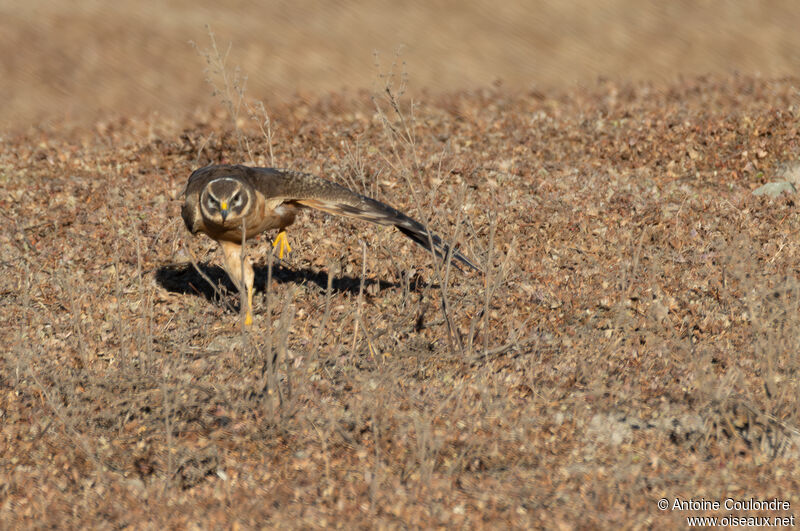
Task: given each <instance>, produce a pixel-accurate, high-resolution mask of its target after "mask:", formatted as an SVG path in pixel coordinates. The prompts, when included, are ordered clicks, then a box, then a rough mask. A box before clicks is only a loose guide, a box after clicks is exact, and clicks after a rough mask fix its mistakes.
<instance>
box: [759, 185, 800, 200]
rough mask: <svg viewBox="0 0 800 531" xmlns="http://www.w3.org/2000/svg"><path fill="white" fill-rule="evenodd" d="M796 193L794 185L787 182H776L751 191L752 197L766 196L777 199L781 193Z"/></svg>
mask: <svg viewBox="0 0 800 531" xmlns="http://www.w3.org/2000/svg"><path fill="white" fill-rule="evenodd" d="M796 191H797V188H795V187H794V185H793V184H792V183H790V182H789V181H777V182H773V183H767V184H765V185H763V186H759V187H758V188H756V189H755V190H753V195H768V196H769V197H778V196H779V195H781V194H782V193H783V192H787V193H790V194H793V193H795V192H796Z"/></svg>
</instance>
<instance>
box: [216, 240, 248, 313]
mask: <svg viewBox="0 0 800 531" xmlns="http://www.w3.org/2000/svg"><path fill="white" fill-rule="evenodd" d="M220 245H221V246H222V254H223V255H225V271H227V273H228V276H229V277H231V280H233V283H234V284H236V287H237V288H239V289H240V290H242V289H244V290H247V308H245V315H244V324H245V325H247V326H250V325H252V324H253V281H254V280H255V272H254V271H253V266H252V264H251V263H250V261H249V260H247V259H246V258H245V261H244V279H242V246H241V245H239V244H237V243H232V242H226V241H222V242H220ZM242 280H244V282H242Z"/></svg>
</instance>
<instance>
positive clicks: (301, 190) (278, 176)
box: [181, 165, 478, 324]
mask: <svg viewBox="0 0 800 531" xmlns="http://www.w3.org/2000/svg"><path fill="white" fill-rule="evenodd" d="M304 207H308V208H315V209H317V210H322V211H324V212H328V213H330V214H338V215H340V216H347V217H351V218H358V219H363V220H366V221H371V222H373V223H378V224H381V225H394V226H395V227H397V229H398V230H399V231H400V232H402V233H403V234H405V235H406V236H408V237H409V238H411V239H412V240H413V241H415V242H416V243H418V244H419V245H421V246H423V247H424V248H426V249H429V250H430V249H431V242H432V243H433V247H432V250H433V252H434V253H435V254H436V255H437V256H438V257H440V258H442V257H445V256H447V255H448V253H449V252H450V249H449V248H448V246H447V245H445V244H444V243H443V242H442V241H441V239H440V238H439V237H438V236H436V235H434V234H432V233H430V232H428V229H426V228H425V226H424V225H422V224H421V223H419V222H418V221H416V220H414V219H412V218H410V217H408V216H406V215H405V214H403V213H402V212H400V211H398V210H396V209H394V208H392V207H390V206H388V205H385V204H383V203H381V202H379V201H375V200H374V199H370V198H369V197H365V196H363V195H360V194H357V193H355V192H353V191H351V190H348V189H347V188H345V187H344V186H341V185H339V184H336V183H334V182H331V181H328V180H326V179H322V178H320V177H316V176H314V175H309V174H306V173H300V172H295V171H291V170H277V169H274V168H251V167H248V166H238V165H237V166H233V165H214V166H206V167H205V168H200V169H199V170H197V171H195V172H194V173H192V175H191V176H190V177H189V182H188V183H187V184H186V192H185V199H184V205H183V209H182V210H181V216H182V217H183V221H184V222H185V223H186V227H187V228H188V229H189V231H190V232H191V233H192V234H197V233H198V232H202V233H204V234H207V235H208V236H210V237H211V238H213V239H214V240H217V241H218V242H220V245H221V246H222V250H223V253H224V255H225V269H226V271H227V272H228V275H230V277H231V278H232V279H233V280H234V281H235V282H236V284H237V285H238V286H240V287H241V286H242V267H241V252H242V249H241V243H242V221H243V220H244V226H245V228H246V232H247V234H246V237H247V239H250V238H252V237H254V236H256V235H258V234H260V233H262V232H264V231H266V230H269V229H279V231H280V232H279V234H278V237H277V238H276V240H275V244H274V245H278V244H280V246H281V247H280V254H281V256H283V251H284V249H288V250H291V248H289V245H288V243H287V242H286V234H285V230H286V227H288V226H289V225H291V224H292V223H293V222H294V219H295V217H296V215H297V212H298V211H299V210H300V209H301V208H304ZM452 259H453V260H454V261H457V262H461V263H462V264H465V265H467V266H468V267H470V268H472V269H478V268H477V267H476V266H475V265H474V264H473V263H472V262H470V261H469V260H468V259H467V258H466V257H464V256H463V255H462V254H461V253H458V252H455V251H454V252H452ZM244 275H245V278H244V284H245V288H246V289H247V295H248V305H249V307H248V311H247V317H246V322H247V323H248V324H249V323H250V322H252V314H251V312H250V309H251V308H252V297H253V276H254V274H253V268H252V266H251V265H250V264H249V263H248V262H246V261H245V267H244Z"/></svg>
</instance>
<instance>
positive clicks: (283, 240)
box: [272, 230, 292, 259]
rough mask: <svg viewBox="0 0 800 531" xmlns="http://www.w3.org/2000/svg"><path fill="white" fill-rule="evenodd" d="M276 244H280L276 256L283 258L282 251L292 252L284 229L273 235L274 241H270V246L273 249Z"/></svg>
mask: <svg viewBox="0 0 800 531" xmlns="http://www.w3.org/2000/svg"><path fill="white" fill-rule="evenodd" d="M278 245H280V248H279V249H278V258H280V259H283V252H284V251H286V252H287V253H291V252H292V247H291V246H290V245H289V238H287V237H286V231H285V230H282V231H280V232H279V233H278V235H277V236H276V237H275V241H273V242H272V248H273V249H274V248H275V247H277V246H278Z"/></svg>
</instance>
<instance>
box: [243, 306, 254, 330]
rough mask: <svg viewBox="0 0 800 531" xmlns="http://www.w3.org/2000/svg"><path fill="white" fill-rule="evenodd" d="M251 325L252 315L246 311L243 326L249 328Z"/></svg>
mask: <svg viewBox="0 0 800 531" xmlns="http://www.w3.org/2000/svg"><path fill="white" fill-rule="evenodd" d="M252 324H253V314H252V313H250V310H248V311H247V314H246V315H245V316H244V325H245V326H251V325H252Z"/></svg>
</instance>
